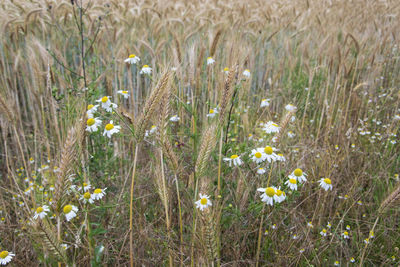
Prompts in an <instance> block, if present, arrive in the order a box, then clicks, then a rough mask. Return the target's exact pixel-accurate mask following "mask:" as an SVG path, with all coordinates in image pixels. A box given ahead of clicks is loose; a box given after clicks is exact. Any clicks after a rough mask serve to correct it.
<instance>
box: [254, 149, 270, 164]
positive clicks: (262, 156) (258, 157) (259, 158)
mask: <svg viewBox="0 0 400 267" xmlns="http://www.w3.org/2000/svg"><path fill="white" fill-rule="evenodd" d="M250 157H251V160H252V161H253V162H255V163H257V164H258V163H261V162H263V161H264V160H265V158H266V157H267V155H265V153H263V152H260V151H259V150H258V149H253V150H251V154H250Z"/></svg>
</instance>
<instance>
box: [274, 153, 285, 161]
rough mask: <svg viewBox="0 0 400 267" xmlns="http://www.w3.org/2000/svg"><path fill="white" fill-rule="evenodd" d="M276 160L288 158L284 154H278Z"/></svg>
mask: <svg viewBox="0 0 400 267" xmlns="http://www.w3.org/2000/svg"><path fill="white" fill-rule="evenodd" d="M276 160H277V161H286V158H285V157H284V156H283V154H276Z"/></svg>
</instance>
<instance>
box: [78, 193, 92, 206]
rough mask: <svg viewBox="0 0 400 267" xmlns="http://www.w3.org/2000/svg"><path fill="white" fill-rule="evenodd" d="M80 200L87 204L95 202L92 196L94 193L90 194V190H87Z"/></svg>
mask: <svg viewBox="0 0 400 267" xmlns="http://www.w3.org/2000/svg"><path fill="white" fill-rule="evenodd" d="M80 200H82V201H83V203H85V204H87V203H90V204H93V202H94V200H93V198H92V194H90V192H85V193H84V194H83V195H82V196H81V197H80Z"/></svg>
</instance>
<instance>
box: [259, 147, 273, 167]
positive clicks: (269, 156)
mask: <svg viewBox="0 0 400 267" xmlns="http://www.w3.org/2000/svg"><path fill="white" fill-rule="evenodd" d="M257 151H258V152H261V153H263V154H264V160H265V159H266V160H267V161H268V162H269V163H271V162H273V161H276V154H275V153H274V149H273V148H272V147H270V146H266V147H264V148H257Z"/></svg>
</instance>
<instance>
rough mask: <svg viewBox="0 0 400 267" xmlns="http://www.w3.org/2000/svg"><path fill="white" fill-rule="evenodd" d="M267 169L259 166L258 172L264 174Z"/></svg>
mask: <svg viewBox="0 0 400 267" xmlns="http://www.w3.org/2000/svg"><path fill="white" fill-rule="evenodd" d="M265 172H266V171H265V169H264V168H258V170H257V173H258V174H264V173H265Z"/></svg>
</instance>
